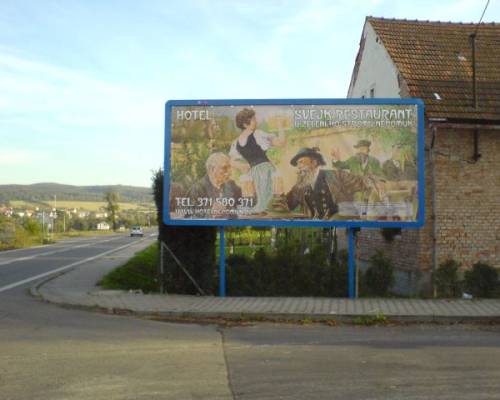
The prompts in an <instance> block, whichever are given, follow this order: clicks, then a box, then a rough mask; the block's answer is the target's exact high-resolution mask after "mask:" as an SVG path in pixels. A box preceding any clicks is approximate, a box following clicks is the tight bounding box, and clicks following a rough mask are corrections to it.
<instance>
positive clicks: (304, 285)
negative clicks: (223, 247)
mask: <svg viewBox="0 0 500 400" xmlns="http://www.w3.org/2000/svg"><path fill="white" fill-rule="evenodd" d="M226 288H227V294H228V295H229V296H324V297H335V296H339V297H340V296H342V297H344V296H346V295H347V261H346V257H344V259H342V257H340V260H339V261H337V260H333V261H329V255H328V252H327V251H326V250H325V247H324V246H317V247H314V248H312V249H310V250H309V251H305V252H304V251H303V250H302V247H301V246H300V244H299V243H297V242H290V243H286V244H283V245H280V246H279V247H278V249H277V251H276V253H267V252H266V251H265V250H264V249H258V250H257V251H256V253H255V256H254V257H249V256H247V255H241V254H238V255H231V256H229V257H227V258H226Z"/></svg>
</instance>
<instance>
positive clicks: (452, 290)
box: [434, 260, 462, 298]
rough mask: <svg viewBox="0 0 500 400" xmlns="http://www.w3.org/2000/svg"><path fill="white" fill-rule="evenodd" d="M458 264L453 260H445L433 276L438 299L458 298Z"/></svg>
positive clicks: (459, 288)
mask: <svg viewBox="0 0 500 400" xmlns="http://www.w3.org/2000/svg"><path fill="white" fill-rule="evenodd" d="M459 268H460V264H459V263H457V262H456V261H454V260H447V261H445V262H443V263H441V264H440V265H439V267H438V269H437V270H436V273H435V275H434V284H435V285H436V289H437V293H438V296H439V297H448V298H449V297H459V296H460V295H461V292H462V290H461V289H462V287H461V284H460V281H459V279H458V269H459Z"/></svg>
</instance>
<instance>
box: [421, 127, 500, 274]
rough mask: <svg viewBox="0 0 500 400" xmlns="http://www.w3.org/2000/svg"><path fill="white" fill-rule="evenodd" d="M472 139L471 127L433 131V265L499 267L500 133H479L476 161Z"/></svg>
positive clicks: (425, 238) (495, 131) (485, 131)
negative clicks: (455, 263) (453, 263)
mask: <svg viewBox="0 0 500 400" xmlns="http://www.w3.org/2000/svg"><path fill="white" fill-rule="evenodd" d="M473 138H474V136H473V131H472V130H450V129H447V130H444V129H443V130H438V131H437V133H436V152H435V154H436V157H435V159H436V188H437V190H436V211H437V213H436V223H437V238H436V244H437V247H436V248H437V263H438V265H439V263H441V262H443V261H445V260H446V259H448V258H453V259H455V260H457V261H459V262H460V263H461V264H462V265H463V266H464V267H466V268H468V267H470V266H472V264H474V263H476V262H478V261H481V262H485V263H488V264H490V265H493V266H495V267H500V131H499V130H484V131H480V133H479V152H480V153H481V158H480V159H479V161H477V162H474V161H473V160H472V155H473V151H474V139H473ZM422 240H423V241H424V242H427V241H429V238H428V237H427V235H426V236H425V237H424V236H423V237H422Z"/></svg>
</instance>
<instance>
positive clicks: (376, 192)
mask: <svg viewBox="0 0 500 400" xmlns="http://www.w3.org/2000/svg"><path fill="white" fill-rule="evenodd" d="M423 142H424V141H423V104H422V102H421V101H420V100H418V99H370V100H364V99H363V100H361V99H338V100H337V99H316V100H312V99H303V100H300V99H294V100H208V101H201V100H193V101H188V100H185V101H184V100H173V101H169V102H167V104H166V116H165V165H164V168H165V182H164V213H163V215H164V222H165V223H166V224H174V225H219V226H224V225H251V226H252V225H253V226H269V225H277V226H325V227H326V226H328V227H331V226H350V227H363V226H379V227H418V226H421V225H422V224H423V220H424V170H423V167H424V153H423Z"/></svg>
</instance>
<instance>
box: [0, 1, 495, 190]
mask: <svg viewBox="0 0 500 400" xmlns="http://www.w3.org/2000/svg"><path fill="white" fill-rule="evenodd" d="M485 4H486V0H440V1H436V0H423V1H414V0H317V1H314V0H310V1H306V0H297V1H295V0H289V1H285V0H283V1H278V0H250V1H247V0H241V1H238V0H207V1H205V0H182V1H175V0H172V1H167V0H161V1H160V0H158V1H155V0H145V1H135V0H80V1H76V0H58V1H56V0H44V1H39V0H32V1H28V0H1V1H0V184H31V183H37V182H57V183H64V184H72V185H108V184H109V185H111V184H123V185H134V186H150V183H151V175H152V171H153V170H156V169H158V168H160V167H161V166H162V164H163V139H164V118H165V116H164V105H165V102H166V101H167V100H169V99H244V98H256V99H269V98H275V99H279V98H289V99H292V98H345V97H346V95H347V90H348V87H349V82H350V78H351V73H352V69H353V66H354V61H355V57H356V54H357V52H358V48H359V40H360V37H361V32H362V29H363V25H364V21H365V17H366V16H368V15H371V16H375V17H385V18H407V19H421V20H432V21H436V20H440V21H453V22H460V21H461V22H478V21H479V18H480V17H481V14H482V12H483V9H484V6H485ZM483 21H484V22H500V0H490V4H489V7H488V9H487V11H486V14H485V16H484V18H483Z"/></svg>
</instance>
